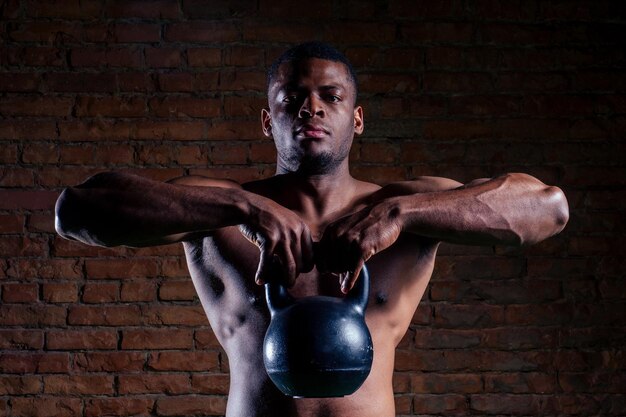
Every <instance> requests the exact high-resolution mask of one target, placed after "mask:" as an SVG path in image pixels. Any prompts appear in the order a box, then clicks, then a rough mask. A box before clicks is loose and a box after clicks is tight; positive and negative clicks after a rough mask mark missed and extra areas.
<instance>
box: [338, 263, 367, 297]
mask: <svg viewBox="0 0 626 417" xmlns="http://www.w3.org/2000/svg"><path fill="white" fill-rule="evenodd" d="M363 264H365V260H363V259H360V260H359V262H358V263H357V266H356V268H355V269H354V271H352V272H349V273H348V274H346V278H345V279H344V281H343V283H342V284H341V292H342V293H344V294H347V293H348V291H350V290H351V289H352V287H354V284H355V283H356V280H357V279H358V278H359V274H361V269H363Z"/></svg>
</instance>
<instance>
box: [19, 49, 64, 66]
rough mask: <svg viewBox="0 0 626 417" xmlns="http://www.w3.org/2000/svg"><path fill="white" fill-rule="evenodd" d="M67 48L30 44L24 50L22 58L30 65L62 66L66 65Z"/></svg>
mask: <svg viewBox="0 0 626 417" xmlns="http://www.w3.org/2000/svg"><path fill="white" fill-rule="evenodd" d="M65 55H66V51H65V49H59V48H54V47H50V46H30V47H25V48H24V50H23V55H22V60H23V62H24V64H26V65H30V66H34V67H37V66H46V67H62V66H64V65H65Z"/></svg>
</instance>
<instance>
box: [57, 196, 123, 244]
mask: <svg viewBox="0 0 626 417" xmlns="http://www.w3.org/2000/svg"><path fill="white" fill-rule="evenodd" d="M78 194H79V190H78V189H76V188H72V187H70V188H66V189H64V190H63V191H62V192H61V194H60V195H59V198H58V199H57V202H56V205H55V208H54V228H55V230H56V232H57V233H58V234H59V236H61V237H63V238H65V239H69V240H78V241H80V242H83V243H86V244H88V245H95V246H114V245H113V244H111V243H107V242H104V241H103V240H102V239H101V238H99V237H96V234H95V233H94V232H93V231H92V230H90V229H91V228H90V227H89V226H88V224H87V223H88V221H89V220H88V218H87V217H86V216H85V214H86V213H87V211H88V210H86V208H85V207H84V204H83V203H82V202H81V199H80V197H79V195H78Z"/></svg>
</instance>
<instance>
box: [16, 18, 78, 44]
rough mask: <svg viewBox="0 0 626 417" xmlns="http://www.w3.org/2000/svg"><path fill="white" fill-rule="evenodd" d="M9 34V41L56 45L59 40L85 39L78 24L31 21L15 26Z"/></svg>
mask: <svg viewBox="0 0 626 417" xmlns="http://www.w3.org/2000/svg"><path fill="white" fill-rule="evenodd" d="M7 32H8V35H9V39H12V40H14V41H17V42H43V43H47V44H54V43H55V41H56V40H57V39H59V40H60V39H65V40H69V39H72V40H73V41H76V40H80V39H82V37H83V29H82V26H81V25H80V24H79V23H78V22H72V23H70V22H66V23H63V22H58V21H56V22H45V21H30V22H24V23H21V24H19V25H15V26H13V27H11V29H10V30H8V31H7Z"/></svg>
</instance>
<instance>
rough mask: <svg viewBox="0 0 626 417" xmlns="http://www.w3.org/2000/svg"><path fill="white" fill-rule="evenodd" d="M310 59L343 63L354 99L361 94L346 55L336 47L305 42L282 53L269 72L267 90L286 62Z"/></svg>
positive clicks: (316, 42)
mask: <svg viewBox="0 0 626 417" xmlns="http://www.w3.org/2000/svg"><path fill="white" fill-rule="evenodd" d="M308 58H319V59H325V60H328V61H333V62H341V63H342V64H343V65H345V66H346V68H347V69H348V75H349V76H350V81H351V82H352V85H354V99H355V101H356V97H357V95H358V93H359V83H358V81H357V77H356V72H355V71H354V67H353V66H352V64H351V63H350V61H349V60H348V58H346V56H345V55H344V54H342V53H341V52H339V51H338V50H337V49H336V48H335V47H333V46H331V45H329V44H327V43H325V42H318V41H313V42H305V43H301V44H299V45H296V46H293V47H291V48H289V49H288V50H286V51H285V52H283V53H282V55H280V56H279V57H278V58H277V59H276V60H275V61H274V62H273V63H272V66H270V68H269V69H268V71H267V89H268V91H269V87H270V86H271V85H272V81H274V80H275V79H276V76H277V74H278V68H279V67H280V66H281V65H282V64H284V63H285V62H300V61H303V60H305V59H308Z"/></svg>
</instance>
